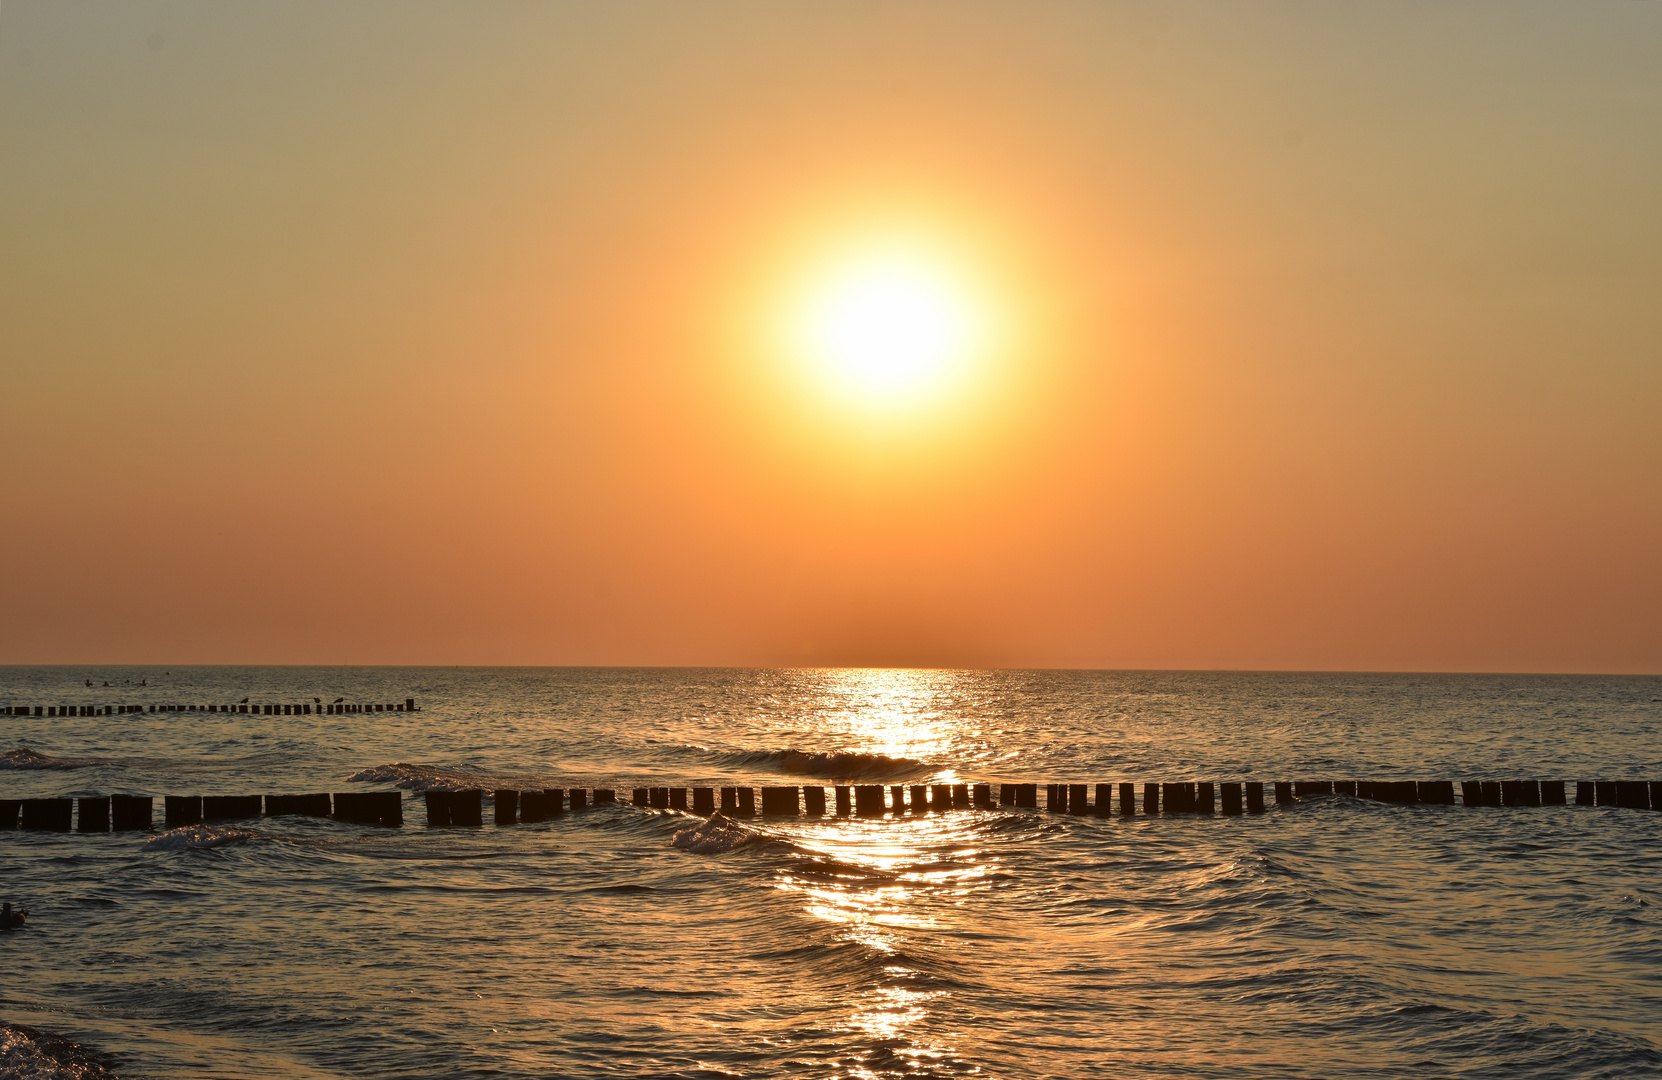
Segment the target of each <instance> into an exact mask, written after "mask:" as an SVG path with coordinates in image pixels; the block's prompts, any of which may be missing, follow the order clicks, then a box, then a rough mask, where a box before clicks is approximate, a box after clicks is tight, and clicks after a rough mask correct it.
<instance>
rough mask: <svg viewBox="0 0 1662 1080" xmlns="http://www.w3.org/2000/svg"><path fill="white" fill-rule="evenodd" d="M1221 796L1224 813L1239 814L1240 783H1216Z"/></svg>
mask: <svg viewBox="0 0 1662 1080" xmlns="http://www.w3.org/2000/svg"><path fill="white" fill-rule="evenodd" d="M1218 787H1219V792H1220V794H1221V795H1222V796H1223V812H1224V813H1225V814H1239V813H1240V812H1241V785H1240V784H1235V783H1224V784H1220V785H1218Z"/></svg>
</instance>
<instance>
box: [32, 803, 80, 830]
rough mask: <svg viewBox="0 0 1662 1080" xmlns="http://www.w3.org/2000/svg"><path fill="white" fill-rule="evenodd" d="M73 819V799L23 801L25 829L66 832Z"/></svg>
mask: <svg viewBox="0 0 1662 1080" xmlns="http://www.w3.org/2000/svg"><path fill="white" fill-rule="evenodd" d="M74 818H75V800H74V799H24V800H23V814H22V821H23V827H24V828H25V829H40V830H42V831H44V832H68V831H69V827H70V825H71V824H72V823H73V822H74Z"/></svg>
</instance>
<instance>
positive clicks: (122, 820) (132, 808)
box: [0, 795, 154, 832]
mask: <svg viewBox="0 0 1662 1080" xmlns="http://www.w3.org/2000/svg"><path fill="white" fill-rule="evenodd" d="M153 805H154V803H153V799H152V798H151V796H149V795H111V796H110V828H111V830H112V831H115V832H130V831H134V830H136V831H139V832H149V831H150V815H151V807H152V806H153ZM4 817H5V816H4V815H3V814H0V828H4V827H5V824H6V823H5V819H4Z"/></svg>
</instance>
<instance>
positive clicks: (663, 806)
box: [647, 787, 669, 810]
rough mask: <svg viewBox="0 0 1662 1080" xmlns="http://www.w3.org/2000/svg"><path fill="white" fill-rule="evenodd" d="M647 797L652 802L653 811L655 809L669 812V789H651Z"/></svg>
mask: <svg viewBox="0 0 1662 1080" xmlns="http://www.w3.org/2000/svg"><path fill="white" fill-rule="evenodd" d="M647 797H648V798H649V799H650V800H651V801H652V809H654V810H668V809H669V788H667V787H655V788H651V789H650V790H648V792H647Z"/></svg>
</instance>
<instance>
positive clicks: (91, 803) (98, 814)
mask: <svg viewBox="0 0 1662 1080" xmlns="http://www.w3.org/2000/svg"><path fill="white" fill-rule="evenodd" d="M75 809H76V811H77V813H76V814H75V830H76V831H77V832H109V831H110V800H109V798H108V797H107V796H106V797H104V798H85V799H78V800H76V807H75Z"/></svg>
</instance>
